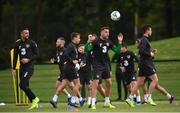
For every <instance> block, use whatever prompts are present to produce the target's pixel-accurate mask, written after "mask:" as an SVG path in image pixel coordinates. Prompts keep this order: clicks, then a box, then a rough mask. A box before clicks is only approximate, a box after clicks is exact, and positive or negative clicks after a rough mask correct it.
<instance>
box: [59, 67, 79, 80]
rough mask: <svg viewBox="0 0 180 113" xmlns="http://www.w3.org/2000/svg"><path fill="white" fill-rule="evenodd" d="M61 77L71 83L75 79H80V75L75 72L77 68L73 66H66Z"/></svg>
mask: <svg viewBox="0 0 180 113" xmlns="http://www.w3.org/2000/svg"><path fill="white" fill-rule="evenodd" d="M61 76H62V79H67V80H69V81H70V82H71V81H73V80H74V79H77V78H79V74H78V72H77V71H76V70H75V66H74V65H73V64H65V65H64V69H63V72H62V74H61Z"/></svg>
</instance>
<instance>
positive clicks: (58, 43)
mask: <svg viewBox="0 0 180 113" xmlns="http://www.w3.org/2000/svg"><path fill="white" fill-rule="evenodd" d="M64 45H65V40H64V37H59V38H57V40H56V47H57V48H59V47H60V48H61V47H64Z"/></svg>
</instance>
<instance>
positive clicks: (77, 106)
mask: <svg viewBox="0 0 180 113" xmlns="http://www.w3.org/2000/svg"><path fill="white" fill-rule="evenodd" d="M68 105H70V106H74V107H76V108H79V107H80V106H79V105H78V104H76V103H72V102H71V101H70V102H69V103H68Z"/></svg>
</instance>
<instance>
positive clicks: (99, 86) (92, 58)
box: [87, 34, 105, 108]
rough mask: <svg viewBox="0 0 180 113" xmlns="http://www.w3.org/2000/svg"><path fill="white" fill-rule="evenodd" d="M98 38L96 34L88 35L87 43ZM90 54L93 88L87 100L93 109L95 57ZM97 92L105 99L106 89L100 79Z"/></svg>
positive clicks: (90, 52) (91, 52)
mask: <svg viewBox="0 0 180 113" xmlns="http://www.w3.org/2000/svg"><path fill="white" fill-rule="evenodd" d="M96 38H97V35H96V34H89V35H88V40H87V42H88V43H92V42H93V41H94V40H95V39H96ZM88 54H89V60H90V61H89V62H90V65H91V82H90V87H91V91H90V92H91V94H90V95H91V96H90V97H88V100H87V105H88V106H89V108H91V99H92V98H91V97H92V90H93V89H92V85H93V84H92V79H93V76H92V75H93V62H94V55H93V51H89V52H88ZM97 90H98V92H99V93H100V94H101V96H102V97H103V98H105V89H104V87H103V86H102V79H100V80H99V84H98V88H97Z"/></svg>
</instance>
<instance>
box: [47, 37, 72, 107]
mask: <svg viewBox="0 0 180 113" xmlns="http://www.w3.org/2000/svg"><path fill="white" fill-rule="evenodd" d="M64 45H65V40H64V38H63V37H59V38H58V39H57V40H56V47H57V52H56V57H54V58H52V59H51V60H50V62H51V63H56V64H58V65H59V70H60V74H59V76H58V79H57V81H56V90H57V89H58V87H59V86H60V84H61V83H62V79H63V76H62V72H63V67H64V64H65V63H66V58H65V56H64V53H65V50H66V48H65V47H64ZM63 93H64V94H65V95H67V97H68V99H70V97H71V95H70V94H69V93H68V92H67V90H66V89H64V90H63ZM57 100H58V95H56V94H55V95H54V96H53V98H52V100H51V101H50V103H51V104H52V105H53V107H54V108H57Z"/></svg>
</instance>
